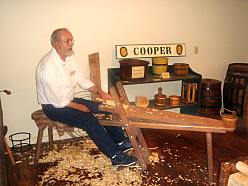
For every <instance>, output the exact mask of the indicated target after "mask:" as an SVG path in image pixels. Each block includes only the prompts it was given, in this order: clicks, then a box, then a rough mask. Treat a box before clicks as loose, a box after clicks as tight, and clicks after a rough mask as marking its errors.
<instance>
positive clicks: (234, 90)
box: [223, 63, 248, 116]
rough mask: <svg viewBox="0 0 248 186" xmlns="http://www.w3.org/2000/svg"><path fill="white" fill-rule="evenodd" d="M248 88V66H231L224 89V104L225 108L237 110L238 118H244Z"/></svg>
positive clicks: (241, 64)
mask: <svg viewBox="0 0 248 186" xmlns="http://www.w3.org/2000/svg"><path fill="white" fill-rule="evenodd" d="M247 86H248V64H247V63H231V64H229V66H228V69H227V73H226V77H225V82H224V88H223V103H224V107H225V108H227V109H229V110H235V111H236V113H237V115H238V116H242V114H243V107H244V100H245V90H246V87H247Z"/></svg>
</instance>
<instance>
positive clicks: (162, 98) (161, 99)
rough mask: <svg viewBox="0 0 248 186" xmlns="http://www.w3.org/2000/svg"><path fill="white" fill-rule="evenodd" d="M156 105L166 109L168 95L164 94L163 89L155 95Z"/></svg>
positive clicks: (159, 89)
mask: <svg viewBox="0 0 248 186" xmlns="http://www.w3.org/2000/svg"><path fill="white" fill-rule="evenodd" d="M154 103H155V106H156V107H158V108H160V109H164V108H165V106H166V95H164V94H163V93H162V88H161V87H159V88H158V93H157V94H155V96H154Z"/></svg>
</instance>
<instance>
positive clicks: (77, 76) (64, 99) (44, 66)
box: [36, 48, 94, 108]
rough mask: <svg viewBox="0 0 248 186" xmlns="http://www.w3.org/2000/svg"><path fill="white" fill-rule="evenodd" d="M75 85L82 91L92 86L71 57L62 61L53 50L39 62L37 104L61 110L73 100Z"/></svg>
mask: <svg viewBox="0 0 248 186" xmlns="http://www.w3.org/2000/svg"><path fill="white" fill-rule="evenodd" d="M77 84H78V85H79V86H80V87H81V88H83V89H88V88H90V87H92V86H94V84H93V82H92V81H90V80H89V79H86V78H85V77H84V74H83V71H82V69H81V66H80V65H79V64H78V63H77V62H76V61H75V58H74V56H73V55H72V56H70V57H67V58H66V61H63V60H62V59H61V58H60V57H59V55H58V54H57V52H56V50H55V49H54V48H53V49H51V50H50V51H49V52H48V53H47V54H46V55H45V56H44V57H43V58H42V59H41V60H40V62H39V65H38V67H37V69H36V89H37V99H38V103H40V104H52V105H53V106H54V107H57V108H62V107H64V106H66V105H67V104H69V102H70V101H72V100H73V98H74V96H75V87H76V85H77Z"/></svg>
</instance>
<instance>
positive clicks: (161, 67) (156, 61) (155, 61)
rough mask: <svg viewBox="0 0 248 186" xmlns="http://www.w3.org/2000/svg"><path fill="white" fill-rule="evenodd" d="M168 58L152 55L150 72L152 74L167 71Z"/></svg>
mask: <svg viewBox="0 0 248 186" xmlns="http://www.w3.org/2000/svg"><path fill="white" fill-rule="evenodd" d="M167 67H168V58H166V57H154V58H152V72H153V74H156V75H160V74H162V73H163V72H167Z"/></svg>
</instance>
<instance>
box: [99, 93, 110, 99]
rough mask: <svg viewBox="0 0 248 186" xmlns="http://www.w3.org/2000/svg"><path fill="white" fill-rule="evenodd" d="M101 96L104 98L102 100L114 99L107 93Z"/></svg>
mask: <svg viewBox="0 0 248 186" xmlns="http://www.w3.org/2000/svg"><path fill="white" fill-rule="evenodd" d="M99 96H100V97H101V98H102V99H112V97H111V95H110V94H108V93H106V92H103V91H101V92H100V94H99Z"/></svg>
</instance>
